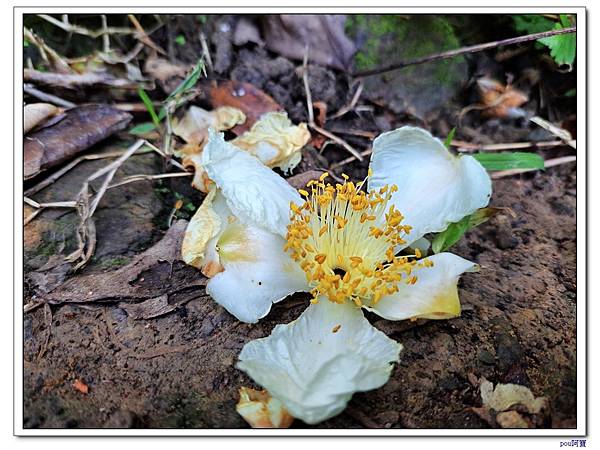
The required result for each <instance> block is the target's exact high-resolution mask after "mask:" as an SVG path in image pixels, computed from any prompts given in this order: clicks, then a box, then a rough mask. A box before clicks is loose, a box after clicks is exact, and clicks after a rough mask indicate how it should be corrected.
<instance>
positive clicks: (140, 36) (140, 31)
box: [127, 14, 167, 56]
mask: <svg viewBox="0 0 600 450" xmlns="http://www.w3.org/2000/svg"><path fill="white" fill-rule="evenodd" d="M127 17H128V18H129V20H130V21H131V23H132V24H133V26H134V27H135V29H136V30H137V33H138V34H137V35H136V37H137V39H138V40H139V41H140V42H143V43H144V44H146V45H147V46H148V47H150V48H151V49H152V50H156V51H157V52H158V53H160V54H161V55H164V56H167V52H165V51H164V50H163V49H162V48H160V47H159V46H158V45H156V44H155V43H154V41H153V40H152V39H150V37H149V36H148V33H146V30H144V28H143V27H142V25H141V24H140V23H139V22H138V20H137V19H136V18H135V16H134V15H133V14H127Z"/></svg>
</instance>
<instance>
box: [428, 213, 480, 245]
mask: <svg viewBox="0 0 600 450" xmlns="http://www.w3.org/2000/svg"><path fill="white" fill-rule="evenodd" d="M470 217H471V216H467V217H464V218H463V219H461V220H460V221H459V222H455V223H451V224H450V225H448V228H446V229H445V230H444V231H442V232H441V233H439V234H437V235H436V236H435V238H434V239H433V242H432V243H431V249H432V250H433V253H440V252H443V251H444V250H446V249H447V248H449V247H451V246H452V245H454V244H456V243H457V242H458V240H459V239H460V238H461V237H462V236H463V234H465V233H466V231H467V230H468V229H469V218H470Z"/></svg>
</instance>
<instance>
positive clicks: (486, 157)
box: [471, 152, 544, 170]
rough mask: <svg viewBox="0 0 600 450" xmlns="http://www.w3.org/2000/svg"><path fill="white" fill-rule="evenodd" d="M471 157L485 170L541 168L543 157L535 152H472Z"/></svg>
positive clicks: (542, 166)
mask: <svg viewBox="0 0 600 450" xmlns="http://www.w3.org/2000/svg"><path fill="white" fill-rule="evenodd" d="M471 156H473V158H475V159H476V160H477V161H479V162H480V163H481V165H482V166H483V167H485V168H486V169H487V170H509V169H543V168H544V159H543V158H542V157H541V156H540V155H537V154H535V153H526V152H512V153H511V152H501V153H491V152H489V153H487V152H486V153H474V154H473V155H471Z"/></svg>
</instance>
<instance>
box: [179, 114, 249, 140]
mask: <svg viewBox="0 0 600 450" xmlns="http://www.w3.org/2000/svg"><path fill="white" fill-rule="evenodd" d="M245 121H246V116H245V114H244V113H243V112H242V111H240V110H239V109H237V108H233V107H231V106H221V107H218V108H216V109H214V110H213V111H207V110H205V109H202V108H200V107H199V106H190V108H189V109H188V110H187V111H186V113H185V115H184V116H183V118H182V119H181V120H174V121H173V122H174V123H173V133H174V134H176V135H177V136H179V137H180V138H182V139H183V140H184V141H185V142H187V143H188V144H200V145H202V144H204V141H205V140H206V138H207V137H208V129H209V128H213V129H214V130H217V131H224V130H229V129H231V128H233V127H234V126H236V125H240V124H243V123H244V122H245Z"/></svg>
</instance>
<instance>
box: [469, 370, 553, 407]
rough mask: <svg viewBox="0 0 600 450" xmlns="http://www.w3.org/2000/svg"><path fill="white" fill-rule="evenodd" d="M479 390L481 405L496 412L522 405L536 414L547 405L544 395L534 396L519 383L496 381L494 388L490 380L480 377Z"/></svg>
mask: <svg viewBox="0 0 600 450" xmlns="http://www.w3.org/2000/svg"><path fill="white" fill-rule="evenodd" d="M479 390H480V392H481V400H482V402H483V406H485V407H487V408H489V409H493V410H494V411H497V412H502V411H506V410H508V409H509V408H510V407H512V406H515V405H523V406H525V407H526V408H527V411H528V412H529V413H530V414H538V413H540V412H541V411H542V409H545V408H547V407H548V399H547V398H546V397H535V396H534V395H533V394H532V392H531V391H530V390H529V388H528V387H526V386H522V385H519V384H511V383H509V384H502V383H498V384H497V385H496V387H495V388H494V385H493V384H492V383H491V382H489V381H488V380H486V379H485V378H481V384H480V386H479Z"/></svg>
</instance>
